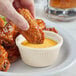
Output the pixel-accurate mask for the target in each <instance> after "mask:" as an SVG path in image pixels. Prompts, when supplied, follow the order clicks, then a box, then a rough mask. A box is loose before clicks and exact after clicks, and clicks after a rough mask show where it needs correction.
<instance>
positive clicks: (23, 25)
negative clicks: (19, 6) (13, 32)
mask: <svg viewBox="0 0 76 76" xmlns="http://www.w3.org/2000/svg"><path fill="white" fill-rule="evenodd" d="M6 10H7V11H5V14H4V15H5V16H6V17H7V18H8V19H9V20H11V21H12V22H14V23H15V24H16V25H17V26H18V27H19V28H20V29H22V30H27V29H28V28H29V24H28V22H27V21H26V20H25V19H24V17H23V16H22V15H20V14H19V13H18V12H17V11H16V10H15V8H14V7H13V6H12V4H10V3H8V7H7V8H6Z"/></svg>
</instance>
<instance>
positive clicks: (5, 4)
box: [0, 0, 34, 30]
mask: <svg viewBox="0 0 76 76" xmlns="http://www.w3.org/2000/svg"><path fill="white" fill-rule="evenodd" d="M17 8H27V9H29V10H30V12H31V14H32V15H33V16H34V0H5V1H4V0H0V14H1V15H3V16H5V17H7V18H8V19H9V20H11V21H12V22H14V23H15V24H16V25H17V26H18V27H19V28H21V29H22V30H27V29H28V28H29V24H28V22H27V21H26V20H25V19H24V18H23V17H22V16H21V15H20V14H19V13H18V12H17V11H16V9H17Z"/></svg>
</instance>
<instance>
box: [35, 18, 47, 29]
mask: <svg viewBox="0 0 76 76" xmlns="http://www.w3.org/2000/svg"><path fill="white" fill-rule="evenodd" d="M36 22H37V24H38V25H39V28H40V29H42V30H44V29H45V28H46V26H45V22H44V21H43V20H42V19H36Z"/></svg>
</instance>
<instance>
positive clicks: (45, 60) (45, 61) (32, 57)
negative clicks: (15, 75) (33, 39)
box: [16, 31, 63, 67]
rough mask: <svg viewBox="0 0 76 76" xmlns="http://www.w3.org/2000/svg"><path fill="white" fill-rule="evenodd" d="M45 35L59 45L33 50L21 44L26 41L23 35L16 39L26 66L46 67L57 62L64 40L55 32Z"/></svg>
mask: <svg viewBox="0 0 76 76" xmlns="http://www.w3.org/2000/svg"><path fill="white" fill-rule="evenodd" d="M44 33H45V38H49V39H53V40H55V41H56V42H57V45H55V46H52V47H48V48H31V47H27V46H23V45H22V44H21V43H22V42H23V41H24V40H25V38H24V37H23V36H22V35H19V36H18V37H17V38H16V45H17V46H18V48H19V51H20V54H21V58H22V60H23V62H24V63H25V64H28V65H30V66H34V67H45V66H49V65H52V64H53V63H55V62H56V60H57V57H58V55H59V50H60V48H61V46H62V44H63V38H62V37H61V36H60V35H58V34H56V33H54V32H50V31H44Z"/></svg>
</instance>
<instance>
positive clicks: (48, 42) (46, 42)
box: [21, 38, 57, 48]
mask: <svg viewBox="0 0 76 76" xmlns="http://www.w3.org/2000/svg"><path fill="white" fill-rule="evenodd" d="M21 44H22V45H23V46H27V47H31V48H48V47H51V46H55V45H56V44H57V42H56V41H54V40H52V39H48V38H45V40H44V43H43V44H31V43H29V42H27V41H26V40H25V41H23V42H22V43H21Z"/></svg>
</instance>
